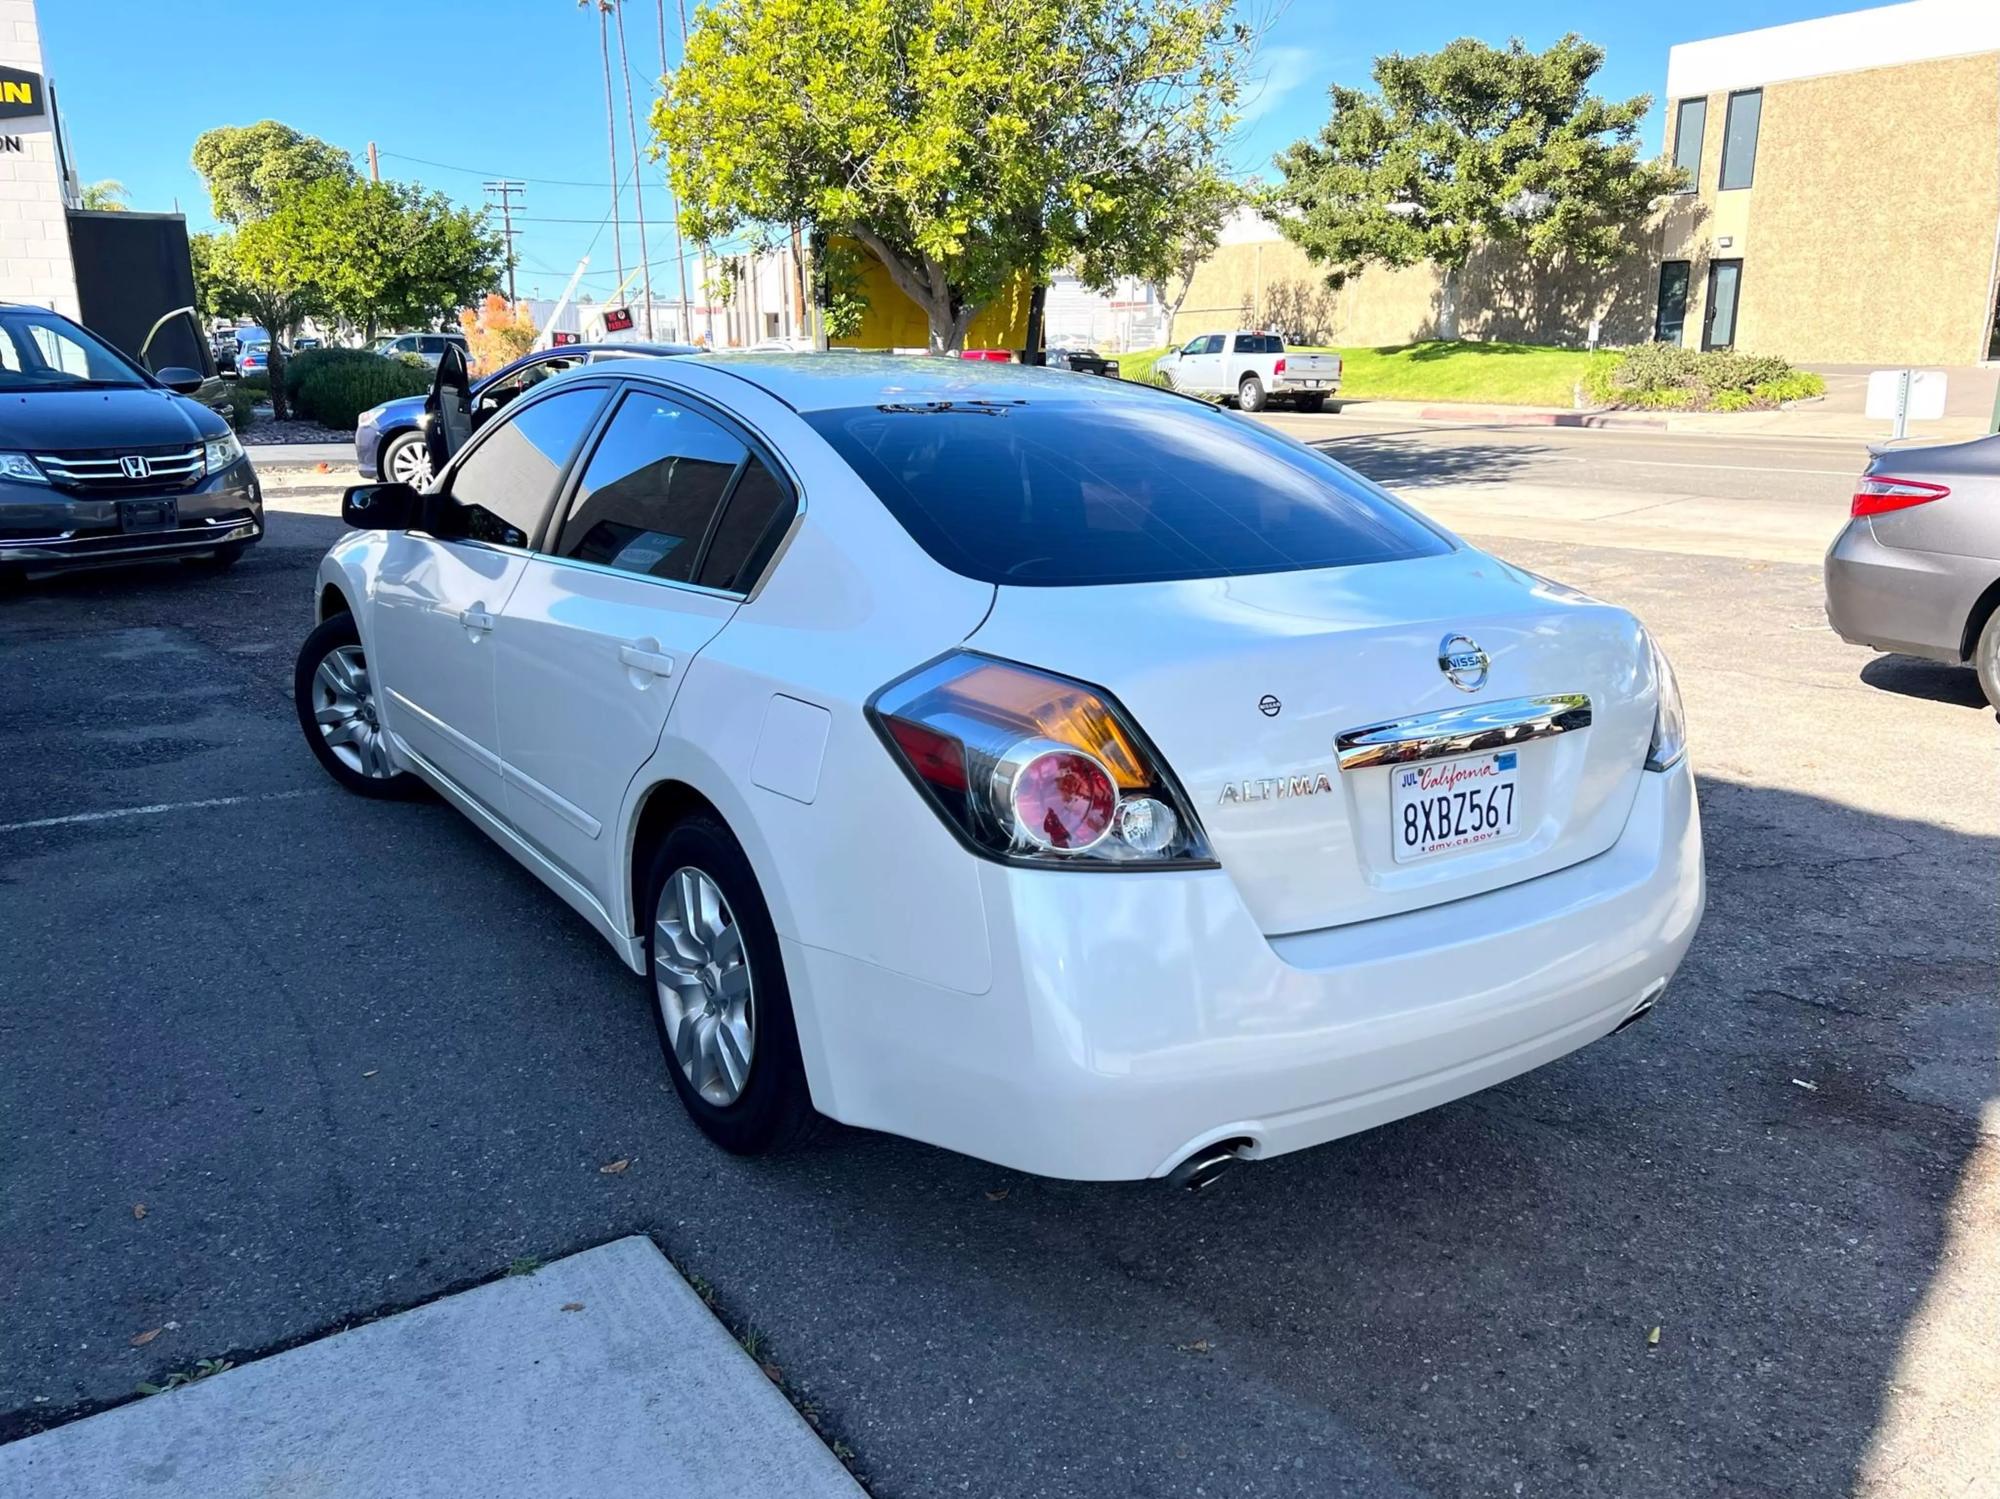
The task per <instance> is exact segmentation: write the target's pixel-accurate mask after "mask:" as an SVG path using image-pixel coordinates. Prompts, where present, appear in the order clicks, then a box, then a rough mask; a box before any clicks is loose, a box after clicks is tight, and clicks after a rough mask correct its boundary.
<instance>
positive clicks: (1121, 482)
mask: <svg viewBox="0 0 2000 1499" xmlns="http://www.w3.org/2000/svg"><path fill="white" fill-rule="evenodd" d="M804 416H805V419H806V420H807V421H808V422H810V423H811V424H812V426H813V428H814V429H815V430H816V431H817V432H818V433H819V434H820V436H822V437H824V438H825V439H826V440H827V442H829V443H830V444H831V445H832V446H833V448H834V450H835V451H836V452H837V453H839V455H840V456H841V457H842V458H843V459H845V460H846V462H847V463H848V465H849V466H850V467H852V468H853V469H854V471H855V472H856V473H857V474H859V475H860V476H861V478H862V480H863V481H864V482H865V483H866V484H867V485H868V487H869V488H870V489H872V490H873V491H874V492H875V494H876V496H877V498H879V499H880V500H881V501H882V503H883V505H885V506H886V507H887V508H888V510H889V512H890V513H891V514H892V515H894V516H895V517H896V519H897V520H898V521H900V522H901V523H902V525H903V528H904V529H905V530H907V531H908V532H909V533H910V535H911V536H912V537H913V538H915V540H916V541H917V543H918V545H920V546H922V547H923V548H924V550H925V551H927V552H928V553H930V555H931V556H932V557H933V558H935V559H936V560H937V561H938V562H939V563H941V564H942V565H944V566H945V567H948V568H950V569H951V570H952V571H953V572H956V573H960V574H962V575H964V576H965V577H968V578H973V579H976V580H978V581H979V582H982V583H1005V584H1012V585H1019V586H1029V587H1081V586H1088V585H1092V584H1103V583H1142V582H1153V581H1163V580H1167V579H1175V578H1222V577H1231V576H1236V575H1241V574H1248V573H1267V572H1292V571H1299V570H1303V569H1307V568H1324V567H1348V566H1353V565H1356V564H1359V563H1366V562H1389V561H1396V560H1400V559H1403V558H1408V557H1427V556H1434V555H1437V554H1440V553H1443V552H1447V551H1449V550H1450V549H1451V548H1450V543H1449V542H1447V541H1446V540H1445V539H1444V538H1443V537H1442V536H1440V535H1439V534H1438V533H1437V532H1435V531H1433V530H1431V529H1430V527H1428V526H1426V525H1425V524H1424V523H1423V522H1422V521H1420V520H1418V519H1417V518H1416V517H1415V516H1414V515H1412V514H1410V512H1408V511H1406V510H1404V509H1403V508H1402V507H1401V506H1400V505H1398V504H1397V503H1396V502H1395V501H1394V500H1393V499H1391V498H1390V497H1389V496H1388V494H1387V493H1386V492H1384V491H1383V490H1381V489H1379V488H1377V487H1376V486H1374V485H1372V484H1370V483H1369V482H1368V481H1367V480H1366V479H1363V478H1362V477H1361V476H1360V475H1358V474H1356V473H1354V472H1353V471H1351V470H1349V469H1347V468H1344V467H1342V466H1341V465H1340V464H1337V463H1335V462H1333V461H1332V460H1331V459H1329V458H1323V457H1321V456H1320V455H1319V454H1317V453H1315V452H1312V451H1311V450H1309V449H1303V448H1299V447H1296V446H1294V445H1292V444H1290V443H1287V442H1285V441H1284V440H1283V439H1281V438H1279V437H1277V436H1276V435H1275V434H1272V433H1269V432H1266V431H1265V430H1264V429H1262V428H1260V427H1258V426H1256V425H1255V424H1253V423H1250V422H1246V421H1242V420H1240V419H1238V418H1236V417H1232V416H1228V415H1225V414H1223V413H1220V412H1210V411H1203V410H1199V409H1196V408H1193V407H1191V406H1189V405H1188V403H1185V402H1182V401H1175V400H1170V399H1166V398H1162V399H1160V400H1158V401H1153V400H1145V399H1132V400H1118V401H1103V402H1098V401H1064V400H1056V401H1040V400H1037V401H1030V402H1027V403H1024V404H1020V405H1011V406H1005V407H997V408H996V407H990V406H988V407H975V406H969V405H963V404H959V405H953V404H952V403H949V402H935V403H926V404H923V405H907V406H893V407H889V408H886V409H885V408H882V407H876V406H861V407H850V408H846V409H843V410H833V411H815V412H807V413H804Z"/></svg>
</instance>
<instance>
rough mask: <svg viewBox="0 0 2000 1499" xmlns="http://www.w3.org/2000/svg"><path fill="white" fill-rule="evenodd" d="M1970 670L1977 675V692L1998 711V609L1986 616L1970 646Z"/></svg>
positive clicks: (1999, 612)
mask: <svg viewBox="0 0 2000 1499" xmlns="http://www.w3.org/2000/svg"><path fill="white" fill-rule="evenodd" d="M1972 669H1973V670H1974V671H1976V672H1978V673H1979V690H1980V691H1981V692H1983V693H1985V694H1986V701H1987V702H1988V703H1990V704H1992V706H1993V707H1994V708H1995V709H1996V710H2000V609H1995V610H1994V611H1993V612H1992V613H1991V614H1989V615H1987V616H1986V623H1985V624H1984V625H1982V626H1981V627H1980V630H1979V638H1978V639H1977V640H1976V641H1974V642H1973V645H1972Z"/></svg>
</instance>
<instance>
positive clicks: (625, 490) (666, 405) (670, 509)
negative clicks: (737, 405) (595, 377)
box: [557, 390, 750, 583]
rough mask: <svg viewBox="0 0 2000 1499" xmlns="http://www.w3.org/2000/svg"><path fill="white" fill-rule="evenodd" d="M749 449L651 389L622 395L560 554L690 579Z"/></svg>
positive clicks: (587, 472) (657, 575)
mask: <svg viewBox="0 0 2000 1499" xmlns="http://www.w3.org/2000/svg"><path fill="white" fill-rule="evenodd" d="M749 456H750V450H749V449H748V448H746V447H744V445H743V444H742V443H740V442H738V441H737V440H736V439H735V438H734V437H733V436H731V435H730V434H729V433H728V432H726V431H725V430H723V429H722V428H721V427H719V426H717V425H716V424H715V423H714V422H712V421H710V420H709V419H708V418H707V417H705V416H701V415H699V414H697V413H695V412H693V411H690V410H688V408H687V407H685V406H682V405H679V404H678V403H676V402H674V401H671V400H669V399H668V398H667V397H666V396H663V395H656V394H654V393H652V392H650V391H637V390H635V391H633V392H631V393H630V394H628V395H627V396H626V397H625V399H624V400H623V401H621V402H620V403H619V406H618V410H617V412H616V413H615V414H614V415H613V416H612V418H611V424H610V426H609V427H607V428H606V429H605V433H604V438H603V440H602V441H601V442H599V443H598V445H597V451H596V452H594V453H592V454H591V455H590V462H589V463H588V464H587V465H585V467H584V471H583V482H582V484H581V485H580V486H579V487H578V489H577V492H576V499H575V501H574V502H573V503H572V505H571V507H570V513H569V519H568V520H566V521H564V522H563V528H562V541H561V544H560V546H559V547H558V548H557V553H558V555H559V556H563V557H571V558H574V559H575V560H576V561H578V562H595V563H597V564H599V565H600V566H603V567H615V568H618V569H620V570H621V571H623V572H633V573H642V574H644V575H645V576H647V577H650V578H663V579H666V580H667V581H668V582H674V583H686V582H690V581H692V580H693V578H694V569H695V558H696V557H697V556H699V555H700V552H701V543H702V538H703V537H705V536H706V535H707V534H708V527H709V522H710V521H712V520H713V519H714V518H715V514H716V511H717V509H718V508H719V507H720V506H721V504H722V497H723V495H724V494H725V493H727V492H728V489H729V482H730V480H731V479H733V478H735V477H736V472H737V470H738V469H739V468H740V467H741V466H742V465H743V463H744V462H745V460H747V459H748V458H749Z"/></svg>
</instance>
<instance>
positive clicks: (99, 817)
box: [0, 786, 326, 833]
mask: <svg viewBox="0 0 2000 1499" xmlns="http://www.w3.org/2000/svg"><path fill="white" fill-rule="evenodd" d="M325 790H326V788H325V787H322V786H307V787H304V788H302V789H300V790H298V791H267V792H265V793H263V794H262V795H261V796H209V797H203V798H202V799H201V800H200V801H192V802H154V803H152V804H151V805H150V806H145V807H114V808H112V809H111V810H110V811H108V812H72V813H71V814H70V815H69V816H67V817H37V818H34V819H32V820H30V821H28V822H0V833H28V832H33V831H34V830H35V829H37V828H66V827H71V826H73V825H75V824H77V823H84V822H111V821H113V820H115V819H117V818H120V817H158V816H159V815H160V814H161V813H163V812H199V811H201V810H203V809H204V808H208V807H236V806H241V805H242V804H243V803H245V802H288V801H294V800H296V799H297V798H299V797H301V796H319V795H322V794H323V793H324V792H325Z"/></svg>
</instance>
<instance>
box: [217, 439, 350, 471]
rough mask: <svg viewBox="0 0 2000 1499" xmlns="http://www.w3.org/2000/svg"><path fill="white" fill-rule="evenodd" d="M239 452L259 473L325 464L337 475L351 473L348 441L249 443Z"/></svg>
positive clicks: (308, 467)
mask: <svg viewBox="0 0 2000 1499" xmlns="http://www.w3.org/2000/svg"><path fill="white" fill-rule="evenodd" d="M243 451H244V452H245V453H247V454H249V455H250V462H251V463H252V464H253V465H255V467H256V469H257V471H258V472H259V473H262V472H264V471H265V470H266V469H273V468H307V469H310V468H314V467H316V466H317V465H319V464H322V463H325V464H329V465H331V466H332V467H333V469H334V470H335V471H337V472H339V473H344V474H347V475H348V476H349V477H350V478H351V477H353V474H354V444H353V443H351V442H253V443H245V444H244V446H243Z"/></svg>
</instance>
